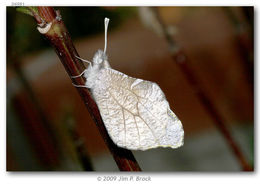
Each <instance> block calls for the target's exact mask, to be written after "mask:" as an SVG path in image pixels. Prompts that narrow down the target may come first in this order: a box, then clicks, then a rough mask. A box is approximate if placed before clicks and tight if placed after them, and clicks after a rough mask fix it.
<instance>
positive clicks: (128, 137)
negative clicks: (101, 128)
mask: <svg viewBox="0 0 260 186" xmlns="http://www.w3.org/2000/svg"><path fill="white" fill-rule="evenodd" d="M98 77H99V78H98V80H96V82H95V86H94V87H93V88H92V94H93V96H94V98H95V100H96V102H97V105H98V107H99V110H100V113H101V116H102V119H103V121H104V123H105V126H106V129H107V131H108V133H109V135H110V137H111V138H112V140H113V141H114V143H115V144H117V145H118V146H120V147H123V148H127V149H131V150H147V149H150V148H156V147H172V148H177V147H179V146H181V145H182V144H183V136H184V132H183V129H182V124H181V122H180V120H179V119H178V118H177V116H176V115H175V114H174V113H173V112H172V111H171V110H170V107H169V103H168V102H167V100H166V98H165V95H164V93H163V92H162V90H161V89H160V87H159V86H158V85H157V84H156V83H153V82H150V81H145V80H141V79H136V78H132V77H129V76H127V75H125V74H123V73H121V72H118V71H116V70H113V69H110V68H104V69H102V70H101V71H100V72H99V75H98Z"/></svg>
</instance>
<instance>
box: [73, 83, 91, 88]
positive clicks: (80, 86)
mask: <svg viewBox="0 0 260 186" xmlns="http://www.w3.org/2000/svg"><path fill="white" fill-rule="evenodd" d="M72 85H73V86H74V87H78V88H88V87H87V86H86V85H76V84H74V83H72Z"/></svg>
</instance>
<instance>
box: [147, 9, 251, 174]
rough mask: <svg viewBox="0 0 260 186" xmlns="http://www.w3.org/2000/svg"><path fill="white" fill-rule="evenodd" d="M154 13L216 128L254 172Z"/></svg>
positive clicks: (176, 59)
mask: <svg viewBox="0 0 260 186" xmlns="http://www.w3.org/2000/svg"><path fill="white" fill-rule="evenodd" d="M152 11H154V13H155V16H156V18H157V20H158V22H159V23H160V26H161V28H162V30H163V34H164V37H165V39H166V41H167V43H168V45H169V49H170V52H171V57H172V60H173V61H174V62H175V63H176V64H177V65H178V66H179V68H180V70H181V71H182V73H183V74H184V75H185V77H186V78H187V80H188V82H189V83H190V86H191V87H192V88H193V90H194V93H195V94H196V95H197V97H198V99H199V100H200V102H201V104H202V105H203V106H204V108H205V110H206V111H207V112H208V114H209V115H210V117H211V118H212V120H213V121H214V123H215V125H216V127H217V128H218V129H219V131H220V132H221V133H222V135H223V136H224V138H225V139H226V142H227V143H228V145H229V146H230V148H231V149H232V151H233V153H234V155H235V156H236V158H237V159H238V161H239V163H240V165H241V167H242V168H243V170H244V171H252V170H253V169H252V167H251V166H250V165H249V164H248V162H247V161H246V159H245V157H244V155H243V153H242V151H241V149H240V148H239V146H238V145H237V143H236V142H235V140H234V139H233V137H232V135H231V132H230V130H229V129H228V128H227V126H226V124H225V122H224V119H223V118H222V117H221V115H220V113H219V112H218V110H217V109H216V107H215V106H214V105H213V104H212V102H211V101H210V99H209V97H208V96H207V94H206V93H205V91H203V87H201V85H200V83H199V82H198V80H197V77H196V75H195V73H194V71H193V70H192V69H191V67H190V66H189V64H190V62H189V60H188V58H187V56H186V55H185V53H184V52H183V51H182V50H181V49H180V47H179V46H178V45H177V43H176V41H175V40H174V39H173V38H172V36H171V35H170V34H169V33H168V32H167V30H166V26H165V24H164V22H163V20H162V19H161V17H160V15H159V12H158V9H156V8H152Z"/></svg>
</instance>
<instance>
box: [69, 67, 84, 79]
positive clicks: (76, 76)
mask: <svg viewBox="0 0 260 186" xmlns="http://www.w3.org/2000/svg"><path fill="white" fill-rule="evenodd" d="M86 71H87V68H86V69H85V70H84V71H83V72H81V73H80V74H79V75H77V76H70V77H71V78H78V77H80V76H82V75H83V74H84V73H85V72H86Z"/></svg>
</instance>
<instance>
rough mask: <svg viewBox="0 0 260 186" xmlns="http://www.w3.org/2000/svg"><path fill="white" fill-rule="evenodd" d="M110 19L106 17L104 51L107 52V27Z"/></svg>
mask: <svg viewBox="0 0 260 186" xmlns="http://www.w3.org/2000/svg"><path fill="white" fill-rule="evenodd" d="M108 23H109V19H108V18H107V17H106V18H105V47H104V53H105V54H106V51H107V27H108Z"/></svg>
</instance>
